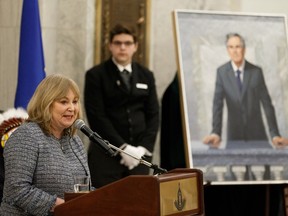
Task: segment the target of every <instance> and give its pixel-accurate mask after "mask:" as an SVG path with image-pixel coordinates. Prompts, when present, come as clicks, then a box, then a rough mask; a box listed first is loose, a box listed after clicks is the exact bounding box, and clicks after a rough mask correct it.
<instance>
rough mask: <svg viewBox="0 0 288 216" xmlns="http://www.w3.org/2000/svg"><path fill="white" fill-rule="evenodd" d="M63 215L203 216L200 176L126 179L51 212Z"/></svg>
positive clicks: (183, 173)
mask: <svg viewBox="0 0 288 216" xmlns="http://www.w3.org/2000/svg"><path fill="white" fill-rule="evenodd" d="M74 195H75V194H74ZM66 215H67V216H68V215H69V216H73V215H77V216H79V215H81V216H87V215H105V216H110V215H117V216H122V215H123V216H127V215H143V216H144V215H145V216H159V215H173V216H176V215H177V216H178V215H181V216H182V215H197V216H198V215H199V216H200V215H202V216H203V215H204V187H203V174H202V172H201V171H200V170H198V169H175V170H172V171H170V172H168V173H166V174H162V175H158V176H148V175H145V176H144V175H133V176H128V177H126V178H123V179H121V180H119V181H116V182H114V183H111V184H109V185H106V186H104V187H101V188H100V189H96V190H95V191H92V192H90V193H87V194H79V196H77V197H76V198H73V199H70V200H69V201H66V202H65V203H64V204H62V205H59V206H57V207H56V208H55V211H54V216H66Z"/></svg>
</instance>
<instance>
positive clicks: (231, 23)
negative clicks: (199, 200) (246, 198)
mask: <svg viewBox="0 0 288 216" xmlns="http://www.w3.org/2000/svg"><path fill="white" fill-rule="evenodd" d="M173 21H174V33H175V42H176V47H177V62H178V77H179V86H180V89H179V90H180V94H181V106H182V107H181V109H182V113H181V114H182V120H183V128H184V133H183V135H184V142H185V152H186V155H185V157H186V163H187V166H188V167H195V166H204V165H207V164H208V165H210V166H211V164H212V165H215V164H216V165H219V166H221V165H225V166H226V165H227V164H230V165H243V166H246V165H247V164H250V165H251V166H252V165H263V166H267V165H275V166H276V165H279V164H281V163H283V161H281V159H283V160H284V158H285V157H287V154H288V153H286V149H285V148H284V149H281V150H279V151H278V150H277V149H275V147H274V146H273V145H272V139H273V136H274V135H273V133H272V131H273V129H272V126H271V125H272V124H274V125H273V127H276V129H277V131H278V132H279V135H280V136H282V137H288V134H287V133H288V125H287V123H288V109H287V108H286V107H287V105H288V100H287V99H288V89H287V88H288V85H287V81H288V67H287V66H288V49H287V48H288V47H287V29H286V17H285V15H282V14H280V15H279V14H246V13H245V14H244V13H232V12H211V11H190V10H175V11H173ZM231 34H232V35H233V34H234V35H235V34H236V35H240V36H241V38H242V39H243V41H244V48H245V52H244V56H245V62H246V63H245V64H244V68H243V71H244V73H243V76H244V77H242V81H243V86H245V87H244V88H247V89H245V92H244V93H242V94H243V95H242V99H243V100H242V99H241V100H242V101H241V102H239V103H236V102H235V101H237V100H238V99H237V98H230V96H231V91H234V89H233V88H226V86H228V85H229V83H228V82H229V79H227V80H226V78H225V77H224V79H223V78H221V77H217V71H218V70H219V68H221V67H223V65H227V64H228V65H229V64H231V59H230V56H229V55H228V52H227V35H231ZM229 62H230V63H229ZM250 63H251V64H253V65H255V66H256V68H258V69H259V71H260V73H259V74H260V77H261V78H259V77H258V78H255V76H254V75H255V74H256V72H255V73H253V77H254V78H252V76H251V78H250V77H249V82H247V83H246V81H247V80H246V79H248V76H250V75H249V73H250V72H248V69H247V72H246V67H248V65H249V64H250ZM231 68H232V67H231ZM258 69H257V70H258ZM233 76H234V75H233ZM221 79H223V80H222V81H223V83H222V81H221ZM257 79H261V80H262V81H261V83H262V84H258V83H259V82H258V81H257ZM220 81H221V82H220ZM231 82H232V81H231ZM233 82H234V81H233ZM235 83H236V81H235ZM248 83H249V84H248ZM253 83H254V84H253ZM246 85H247V86H246ZM249 85H250V86H249ZM251 85H252V86H251ZM219 86H220V87H219ZM263 86H264V87H265V88H264V87H263ZM219 88H220V89H221V90H219ZM263 89H264V90H265V91H267V94H265V96H263V94H262V93H263V92H264V90H263ZM224 90H225V91H226V92H224ZM219 92H221V96H219V94H220V93H219ZM217 94H218V96H219V97H220V98H221V99H222V102H220V105H219V106H220V107H221V110H220V109H219V107H218V109H217V108H215V107H216V106H218V105H216V104H217V101H216V98H219V97H218V96H217ZM240 94H241V93H240ZM251 94H254V96H255V97H256V99H255V98H253V97H254V96H253V97H252V96H251ZM249 95H250V96H249ZM269 99H270V101H269ZM233 100H235V101H233ZM249 100H250V102H251V103H249ZM239 101H240V99H239ZM234 102H235V103H234ZM253 103H255V104H256V105H255V106H258V105H259V107H260V110H258V112H257V113H256V114H255V113H254V114H253V113H252V112H254V111H257V110H255V109H254V108H253V107H252V108H251V106H254V105H250V104H253ZM269 103H270V105H269V108H267V106H268V105H267V104H269ZM218 104H219V103H218ZM231 104H232V105H231ZM233 106H235V107H237V108H241V109H242V113H239V114H235V113H233V111H232V109H233ZM253 109H254V110H253ZM219 110H220V111H219ZM219 113H220V114H219ZM231 113H233V116H232V117H231V115H232V114H231ZM243 113H244V114H243ZM251 113H252V114H251ZM216 115H218V117H217V116H216ZM244 115H246V116H244ZM256 116H261V121H263V122H261V125H262V123H263V125H264V127H263V130H264V131H265V137H266V138H263V139H262V138H259V139H258V138H255V137H254V138H251V136H249V135H248V134H249V133H250V132H251V131H254V133H255V134H257V133H258V132H259V131H260V126H261V125H260V123H258V122H257V121H258V120H257V118H256ZM271 116H273V117H274V118H273V120H271ZM231 118H233V120H231ZM241 118H243V119H244V120H243V121H244V126H245V127H246V126H247V127H248V129H247V130H246V132H243V131H241V130H242V129H243V127H244V126H243V125H236V126H235V125H234V126H233V123H234V122H237V121H238V120H239V119H241ZM245 118H246V119H245ZM219 119H220V120H219ZM259 119H260V118H259ZM216 120H218V121H216ZM247 122H250V123H247ZM271 122H272V123H271ZM254 123H255V125H254ZM235 124H236V123H235ZM245 124H246V125H245ZM249 125H250V128H249ZM251 125H253V126H251ZM275 125H276V126H275ZM216 126H217V127H218V131H220V134H218V135H219V136H220V138H221V142H220V145H219V147H218V148H217V149H215V148H211V146H210V145H207V144H205V143H204V142H203V140H204V138H205V137H207V136H209V135H211V134H213V131H214V128H215V127H216ZM232 130H234V134H236V137H237V135H238V134H241V133H242V132H243V133H244V134H245V133H246V134H245V135H246V136H244V137H245V138H243V139H242V138H239V139H235V140H233V139H232V140H231V131H232ZM243 130H244V129H243ZM279 154H281V155H279ZM243 155H244V156H243ZM267 155H272V156H271V157H272V158H271V157H270V156H269V157H268V159H267V160H266V159H265V158H267ZM282 155H283V158H282ZM274 157H275V158H279V160H278V159H277V160H276V161H275V160H274V159H275V158H274ZM272 160H274V161H275V164H273V162H271V161H272ZM259 161H261V162H259ZM269 161H270V162H269ZM271 163H272V164H271ZM268 178H270V177H268Z"/></svg>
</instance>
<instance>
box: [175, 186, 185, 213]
mask: <svg viewBox="0 0 288 216" xmlns="http://www.w3.org/2000/svg"><path fill="white" fill-rule="evenodd" d="M185 203H186V199H185V198H183V196H182V191H181V187H180V183H179V184H178V192H177V200H175V201H174V205H175V207H176V208H177V210H178V211H182V210H183V208H184V206H185Z"/></svg>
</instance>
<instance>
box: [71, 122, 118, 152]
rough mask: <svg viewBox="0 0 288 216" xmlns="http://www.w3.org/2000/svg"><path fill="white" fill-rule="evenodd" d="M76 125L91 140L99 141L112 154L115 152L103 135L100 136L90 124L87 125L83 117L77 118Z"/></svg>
mask: <svg viewBox="0 0 288 216" xmlns="http://www.w3.org/2000/svg"><path fill="white" fill-rule="evenodd" d="M74 127H75V128H77V129H79V130H81V131H82V132H83V133H84V134H85V135H86V136H87V137H88V138H89V139H90V141H92V142H94V143H97V144H98V145H99V146H100V147H101V148H102V149H104V150H105V152H106V153H108V154H109V155H110V156H113V155H114V154H115V152H114V151H113V150H112V148H111V147H110V146H109V144H107V143H106V142H105V140H103V139H102V137H100V136H99V135H98V134H97V133H96V132H94V131H92V130H91V129H90V128H89V127H88V126H86V125H85V123H84V121H83V120H82V119H77V120H76V121H75V122H74Z"/></svg>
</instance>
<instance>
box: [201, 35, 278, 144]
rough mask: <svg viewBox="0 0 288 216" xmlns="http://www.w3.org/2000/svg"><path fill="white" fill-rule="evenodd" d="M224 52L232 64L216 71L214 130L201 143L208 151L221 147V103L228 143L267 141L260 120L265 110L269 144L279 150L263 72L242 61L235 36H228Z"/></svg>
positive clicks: (241, 48)
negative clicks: (226, 116)
mask: <svg viewBox="0 0 288 216" xmlns="http://www.w3.org/2000/svg"><path fill="white" fill-rule="evenodd" d="M226 48H227V51H228V54H229V56H230V58H231V61H229V62H228V63H226V64H224V65H222V66H220V67H219V68H218V69H217V78H216V86H215V92H214V99H213V123H212V124H213V125H212V127H213V129H212V133H211V134H210V135H208V136H206V137H205V138H204V140H203V142H204V143H205V144H209V145H210V146H211V147H216V148H217V147H219V145H220V143H221V129H222V114H223V105H224V100H225V101H226V105H227V110H228V124H227V130H228V131H227V142H229V141H239V140H241V141H267V140H268V138H267V135H266V132H265V127H264V123H263V119H262V116H261V108H260V107H261V106H260V105H261V104H262V106H263V108H264V111H265V115H266V119H267V123H268V126H269V132H270V135H271V139H272V143H273V144H274V145H275V146H276V147H281V146H282V142H283V138H282V137H281V136H280V134H279V131H278V126H277V121H276V117H275V111H274V107H273V104H272V102H271V98H270V96H269V93H268V89H267V87H266V84H265V80H264V76H263V72H262V69H261V68H260V67H258V66H255V65H253V64H251V63H250V62H248V61H247V60H245V57H244V56H245V41H244V39H243V37H242V36H241V35H239V34H237V33H233V34H228V35H227V38H226Z"/></svg>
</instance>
